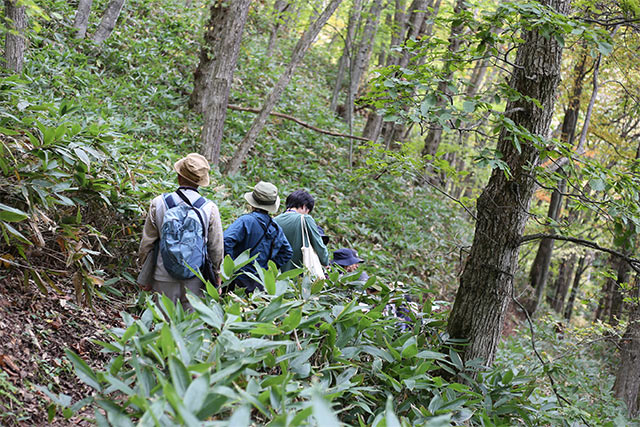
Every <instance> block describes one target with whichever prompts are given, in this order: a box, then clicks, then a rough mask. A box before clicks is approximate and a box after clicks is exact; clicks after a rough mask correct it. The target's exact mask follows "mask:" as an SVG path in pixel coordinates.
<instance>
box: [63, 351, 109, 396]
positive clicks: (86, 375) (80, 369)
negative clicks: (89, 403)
mask: <svg viewBox="0 0 640 427" xmlns="http://www.w3.org/2000/svg"><path fill="white" fill-rule="evenodd" d="M64 353H65V354H66V355H67V358H68V359H69V360H70V361H71V363H72V364H73V367H74V369H75V371H76V375H77V376H78V378H80V381H82V382H83V383H85V384H87V385H89V386H91V387H93V388H95V389H96V390H98V391H101V390H102V386H101V385H100V382H99V381H98V377H97V376H96V374H95V373H94V372H93V370H92V369H91V368H90V367H89V365H87V363H86V362H85V361H84V360H82V359H81V358H80V356H78V355H77V354H75V353H74V352H73V351H72V350H69V349H68V348H65V349H64Z"/></svg>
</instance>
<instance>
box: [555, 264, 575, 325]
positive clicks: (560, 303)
mask: <svg viewBox="0 0 640 427" xmlns="http://www.w3.org/2000/svg"><path fill="white" fill-rule="evenodd" d="M575 262H576V255H575V254H572V255H571V256H570V257H568V258H563V259H562V262H561V263H560V268H559V269H558V277H557V278H556V282H555V288H556V292H555V296H554V297H553V301H552V306H553V309H554V310H555V312H556V313H563V308H564V300H565V298H566V297H567V292H569V284H570V283H571V278H572V276H573V265H574V264H575Z"/></svg>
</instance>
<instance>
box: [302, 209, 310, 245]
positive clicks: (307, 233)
mask: <svg viewBox="0 0 640 427" xmlns="http://www.w3.org/2000/svg"><path fill="white" fill-rule="evenodd" d="M306 225H307V221H305V219H304V215H303V214H300V227H301V228H302V246H303V247H305V246H306V245H305V244H304V238H305V237H306V238H307V243H309V246H311V239H310V238H309V231H308V230H307V227H306Z"/></svg>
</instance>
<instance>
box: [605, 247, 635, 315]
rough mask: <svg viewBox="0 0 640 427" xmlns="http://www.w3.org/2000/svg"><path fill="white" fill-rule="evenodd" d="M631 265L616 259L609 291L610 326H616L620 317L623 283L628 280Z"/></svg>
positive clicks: (625, 252) (626, 253) (626, 252)
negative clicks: (614, 276) (615, 270)
mask: <svg viewBox="0 0 640 427" xmlns="http://www.w3.org/2000/svg"><path fill="white" fill-rule="evenodd" d="M624 254H625V255H628V251H624ZM630 270H631V266H629V263H628V262H625V261H624V260H622V259H618V268H617V278H616V281H615V284H614V285H613V290H612V291H613V292H612V293H611V313H609V324H610V325H611V326H617V325H618V323H619V322H620V318H621V317H622V307H623V304H622V300H623V297H624V295H623V293H622V290H623V285H624V284H625V283H627V282H628V281H629V272H630Z"/></svg>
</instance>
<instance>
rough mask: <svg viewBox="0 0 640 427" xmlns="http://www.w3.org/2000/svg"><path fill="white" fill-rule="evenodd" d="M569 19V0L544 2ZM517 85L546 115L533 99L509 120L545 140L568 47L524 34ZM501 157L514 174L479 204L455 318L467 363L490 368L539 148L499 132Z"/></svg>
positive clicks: (518, 104)
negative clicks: (476, 362)
mask: <svg viewBox="0 0 640 427" xmlns="http://www.w3.org/2000/svg"><path fill="white" fill-rule="evenodd" d="M541 3H543V4H546V5H550V6H551V7H552V8H554V9H555V10H557V11H558V12H559V13H562V14H566V12H567V11H568V9H569V0H545V1H542V2H541ZM523 39H524V43H523V44H522V45H521V46H520V47H519V48H518V53H517V55H516V59H515V63H516V66H515V67H514V70H513V74H512V77H511V80H510V86H511V87H512V88H513V89H514V90H516V91H518V92H519V93H520V94H522V95H524V96H528V97H531V98H533V99H537V100H538V101H539V102H540V105H541V107H542V108H538V107H537V106H536V105H535V104H534V103H532V102H527V101H526V99H518V100H512V101H509V102H508V103H507V107H506V110H507V111H508V112H509V113H508V114H507V116H508V117H509V118H510V119H511V120H513V122H514V123H515V125H516V126H521V127H523V128H525V129H527V130H528V131H529V132H531V133H532V134H534V135H540V136H543V137H544V136H546V135H547V133H548V130H549V124H550V123H551V115H552V112H553V106H554V102H555V94H556V88H557V86H558V83H559V81H560V65H561V64H560V62H561V58H562V46H561V45H560V44H559V43H558V42H557V40H556V39H555V38H554V37H544V36H543V35H541V34H539V33H537V32H536V31H527V32H525V33H524V34H523ZM498 150H499V151H500V152H501V153H502V155H503V157H502V158H503V160H504V161H505V162H506V164H507V165H508V167H509V171H510V177H509V178H508V177H507V176H505V173H504V172H503V171H502V170H499V169H494V171H493V172H492V174H491V178H490V179H489V183H488V184H487V186H486V187H485V189H484V190H483V192H482V194H481V195H480V197H479V198H478V201H477V218H478V219H477V224H476V231H475V235H474V240H473V245H472V247H471V252H470V254H469V257H468V259H467V263H466V265H465V267H464V271H463V273H462V276H461V278H460V287H459V289H458V293H457V295H456V299H455V302H454V305H453V309H452V311H451V315H450V316H449V322H448V328H447V329H448V332H449V335H450V337H451V338H454V339H463V340H468V341H469V343H468V345H466V346H464V347H461V351H462V352H463V357H464V360H471V359H475V358H480V359H481V360H482V361H483V362H484V363H485V364H487V365H491V364H492V363H493V359H494V356H495V351H496V347H497V345H498V341H499V339H500V335H501V331H502V324H503V322H504V315H505V310H506V308H507V304H508V302H509V298H510V297H512V294H513V276H514V273H515V271H516V268H517V261H518V252H519V245H520V238H521V237H522V233H523V231H524V226H525V224H526V222H527V219H528V218H529V214H528V209H529V204H530V202H531V196H532V194H533V190H534V188H535V185H536V183H535V180H534V177H532V176H531V173H530V170H531V168H532V167H535V166H536V165H537V164H538V161H539V152H538V149H537V148H536V147H535V146H534V145H532V144H530V143H524V144H521V150H518V149H517V148H516V147H515V146H514V144H513V142H512V135H511V134H510V133H509V131H508V130H507V129H506V128H503V129H502V131H501V132H500V137H499V140H498Z"/></svg>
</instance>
